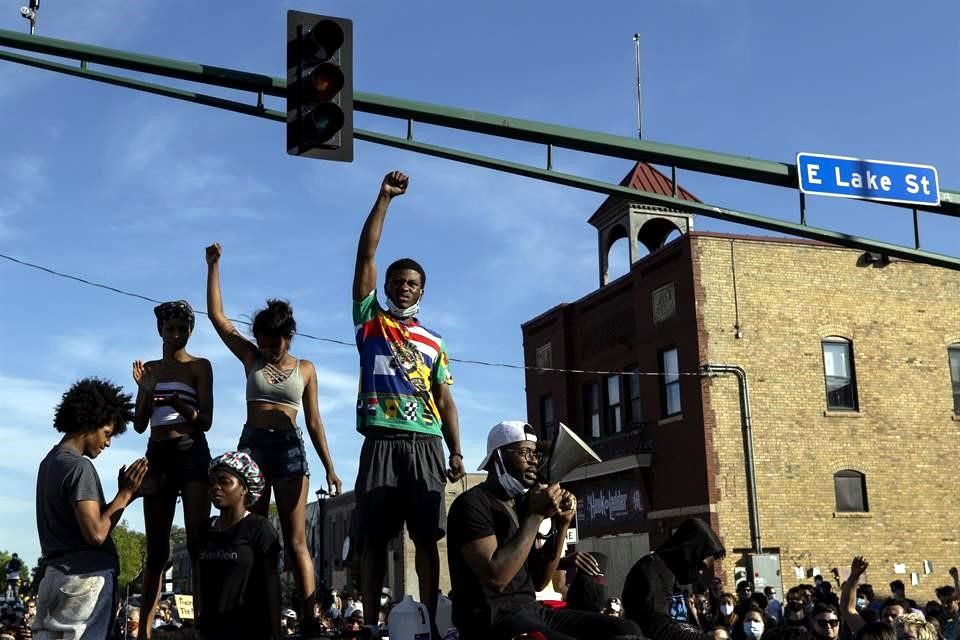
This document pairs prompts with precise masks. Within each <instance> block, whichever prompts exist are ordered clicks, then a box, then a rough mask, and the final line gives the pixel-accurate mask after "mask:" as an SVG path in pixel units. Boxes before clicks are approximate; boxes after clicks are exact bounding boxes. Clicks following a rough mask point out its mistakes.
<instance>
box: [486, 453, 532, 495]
mask: <svg viewBox="0 0 960 640" xmlns="http://www.w3.org/2000/svg"><path fill="white" fill-rule="evenodd" d="M493 472H494V474H496V476H497V482H499V483H500V486H501V487H503V490H504V491H506V492H507V495H508V496H510V497H511V498H517V497H519V496H522V495H523V494H525V493H526V492H527V488H526V487H525V486H523V483H522V482H520V481H519V480H517V479H516V478H514V477H513V476H512V475H510V474H509V473H507V468H506V466H505V465H504V464H503V453H502V452H501V451H500V450H499V449H498V450H497V457H496V458H494V460H493Z"/></svg>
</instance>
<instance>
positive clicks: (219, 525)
mask: <svg viewBox="0 0 960 640" xmlns="http://www.w3.org/2000/svg"><path fill="white" fill-rule="evenodd" d="M209 473H210V480H209V486H210V500H211V501H212V502H213V506H215V507H216V508H217V509H219V510H220V515H219V516H217V517H214V518H212V519H211V520H210V526H209V527H208V528H207V530H206V532H205V533H204V535H203V540H202V542H201V544H200V571H201V572H203V582H202V586H201V590H202V598H201V601H202V602H203V607H202V609H201V610H200V617H199V619H198V620H197V628H198V630H199V631H200V633H201V635H202V636H203V638H204V639H205V640H221V639H222V640H237V639H238V638H243V639H244V640H267V639H268V638H272V639H275V640H279V639H280V637H281V632H280V577H279V573H278V569H277V566H278V564H279V562H278V561H279V559H280V540H279V539H278V538H277V532H276V531H275V530H274V528H273V525H271V524H270V521H269V520H267V519H266V518H264V517H262V516H258V515H256V514H253V513H250V512H249V511H248V509H249V508H250V507H251V506H252V505H253V504H254V503H255V502H256V501H257V499H258V498H259V497H260V495H261V494H262V493H263V490H264V479H263V474H262V473H260V468H259V467H258V466H257V463H256V462H254V461H253V460H252V459H251V458H250V456H248V455H247V454H246V453H243V452H242V451H229V452H227V453H225V454H223V455H222V456H218V457H216V458H214V459H213V460H212V461H211V462H210V472H209Z"/></svg>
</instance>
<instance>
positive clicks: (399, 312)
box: [387, 291, 423, 320]
mask: <svg viewBox="0 0 960 640" xmlns="http://www.w3.org/2000/svg"><path fill="white" fill-rule="evenodd" d="M421 300H423V291H421V292H420V297H419V298H418V299H417V301H416V302H414V303H413V304H412V305H410V306H409V307H407V308H406V309H401V308H400V307H398V306H397V305H395V304H394V303H393V300H391V299H390V296H387V310H388V311H389V312H390V315H392V316H393V317H394V318H398V319H400V320H407V319H408V318H412V317H414V316H415V315H417V314H418V313H420V301H421Z"/></svg>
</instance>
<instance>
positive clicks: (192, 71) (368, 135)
mask: <svg viewBox="0 0 960 640" xmlns="http://www.w3.org/2000/svg"><path fill="white" fill-rule="evenodd" d="M24 40H26V41H27V43H26V44H28V45H29V46H22V47H19V48H24V49H30V50H33V51H38V52H41V53H46V54H48V55H59V56H62V57H73V58H77V59H79V60H80V61H81V63H80V65H79V66H72V65H67V64H63V63H60V62H55V61H52V60H46V59H42V58H34V57H30V56H24V55H19V54H15V53H11V52H8V51H3V50H2V49H0V60H7V61H9V62H15V63H18V64H23V65H27V66H32V67H36V68H41V69H46V70H49V71H56V72H58V73H64V74H68V75H72V76H76V77H81V78H86V79H89V80H95V81H97V82H103V83H107V84H112V85H115V86H120V87H125V88H129V89H135V90H138V91H145V92H148V93H153V94H156V95H161V96H164V97H168V98H174V99H177V100H185V101H189V102H194V103H198V104H204V105H207V106H212V107H216V108H219V109H225V110H229V111H234V112H237V113H243V114H246V115H252V116H256V117H260V118H264V119H267V120H273V121H277V122H285V121H286V114H285V113H284V112H281V111H276V110H272V109H266V108H265V107H264V106H263V105H262V104H258V105H256V106H254V105H250V104H246V103H243V102H238V101H234V100H229V99H225V98H219V97H216V96H210V95H206V94H201V93H196V92H194V91H189V90H185V89H179V88H174V87H167V86H164V85H159V84H154V83H149V82H145V81H141V80H134V79H132V78H126V77H123V76H117V75H112V74H108V73H104V72H101V71H95V70H92V69H89V68H87V62H91V61H96V62H98V63H99V64H105V65H110V66H115V67H118V68H125V69H129V70H136V71H141V72H148V73H153V74H155V75H164V76H166V77H175V78H179V79H182V80H190V81H194V82H201V83H206V84H214V85H216V86H221V87H226V88H231V89H241V90H247V91H256V92H258V93H266V94H268V95H275V96H282V95H284V94H285V93H286V87H285V86H283V85H285V82H284V81H283V80H281V79H279V78H270V77H269V76H262V75H257V74H250V73H245V72H239V71H233V70H230V69H223V68H218V67H208V66H205V65H197V64H193V63H187V62H181V61H175V60H165V59H163V58H156V57H151V56H139V55H135V54H128V53H125V52H121V51H116V50H112V49H104V48H102V47H91V46H89V45H80V44H76V43H69V42H66V41H62V40H53V39H51V38H39V37H37V36H24V35H22V34H18V33H13V32H10V31H5V30H0V44H2V45H6V46H18V45H19V43H20V42H21V41H24ZM11 43H13V44H11ZM211 69H215V70H216V71H215V72H211V71H210V70H211ZM354 107H355V108H356V109H357V110H359V111H366V112H368V113H373V114H376V115H383V116H388V117H397V118H406V119H414V118H415V119H416V120H417V121H418V122H426V123H430V124H436V125H440V126H447V127H452V128H456V129H464V130H468V131H473V132H477V133H486V134H490V135H495V136H500V137H506V138H510V139H515V140H524V141H528V142H539V143H544V144H552V145H555V146H561V147H567V148H571V149H577V150H580V151H589V152H592V153H599V154H602V155H609V156H614V157H623V158H626V159H631V160H643V161H647V162H655V163H658V164H672V165H674V166H678V167H682V168H689V169H694V170H697V171H701V172H704V173H713V174H716V175H725V176H729V177H734V178H740V179H744V180H750V181H753V182H761V183H765V184H775V185H781V186H787V187H790V186H793V187H794V188H796V172H795V169H794V168H793V167H792V166H790V165H786V164H784V163H778V162H769V161H764V160H755V159H752V158H744V157H739V156H732V155H727V154H718V153H713V152H709V151H701V150H697V149H689V148H685V147H676V146H672V145H664V144H659V143H653V142H642V141H638V140H633V139H630V138H623V137H620V136H613V135H609V134H602V133H596V132H590V131H584V130H580V129H572V128H567V127H558V126H555V125H547V124H543V123H539V122H534V121H528V120H516V119H510V118H506V117H503V116H497V115H493V114H486V113H478V112H471V111H466V110H462V109H451V108H447V107H441V106H437V105H430V104H425V103H419V102H413V101H407V100H399V99H396V98H389V97H386V96H377V95H374V94H366V93H359V92H357V93H355V94H354ZM354 137H356V138H357V139H359V140H364V141H367V142H372V143H375V144H380V145H386V146H391V147H395V148H400V149H405V150H408V151H413V152H416V153H421V154H426V155H430V156H434V157H439V158H444V159H448V160H454V161H457V162H464V163H468V164H473V165H476V166H481V167H485V168H488V169H494V170H497V171H504V172H507V173H513V174H515V175H521V176H525V177H528V178H533V179H537V180H543V181H546V182H552V183H556V184H562V185H565V186H569V187H574V188H577V189H583V190H587V191H593V192H596V193H601V194H605V195H614V196H621V197H624V198H630V199H632V200H635V201H638V202H642V203H645V204H650V205H654V206H662V207H668V208H671V209H675V210H680V211H685V212H688V213H693V214H698V215H702V216H706V217H709V218H715V219H719V220H726V221H728V222H735V223H738V224H745V225H749V226H753V227H757V228H761V229H767V230H769V231H774V232H778V233H784V234H788V235H793V236H798V237H803V238H808V239H811V240H818V241H822V242H826V243H830V244H836V245H840V246H845V247H850V248H855V249H863V250H865V251H871V252H877V253H883V254H886V255H889V256H892V257H898V258H902V259H905V260H911V261H915V262H921V263H926V264H931V265H935V266H940V267H944V268H947V269H952V270H957V271H960V258H956V257H953V256H947V255H942V254H937V253H932V252H929V251H922V250H920V249H911V248H908V247H905V246H901V245H896V244H890V243H886V242H881V241H878V240H872V239H868V238H860V237H857V236H852V235H849V234H844V233H839V232H836V231H831V230H828V229H820V228H817V227H811V226H808V225H805V224H794V223H790V222H786V221H784V220H781V219H777V218H769V217H766V216H761V215H757V214H753V213H747V212H743V211H736V210H733V209H728V208H724V207H717V206H713V205H708V204H702V203H698V202H690V201H687V200H681V199H678V198H672V197H669V196H661V195H657V194H653V193H648V192H644V191H638V190H635V189H630V188H628V187H624V186H621V185H617V184H611V183H607V182H603V181H599V180H592V179H589V178H583V177H580V176H575V175H572V174H566V173H560V172H557V171H553V170H550V169H541V168H539V167H534V166H531V165H525V164H520V163H515V162H510V161H506V160H500V159H498V158H493V157H490V156H483V155H478V154H473V153H468V152H465V151H460V150H457V149H450V148H447V147H441V146H437V145H432V144H427V143H424V142H419V141H415V140H412V139H409V138H406V139H405V138H399V137H395V136H390V135H386V134H382V133H378V132H373V131H365V130H361V129H357V130H354ZM788 178H789V179H792V180H793V184H790V182H789V179H788ZM940 195H941V201H942V202H943V203H944V204H943V205H942V206H941V207H940V208H930V209H927V210H929V211H933V212H936V213H944V214H947V215H953V216H960V206H958V204H957V203H960V193H957V192H952V191H942V190H941V192H940Z"/></svg>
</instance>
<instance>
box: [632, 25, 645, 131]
mask: <svg viewBox="0 0 960 640" xmlns="http://www.w3.org/2000/svg"><path fill="white" fill-rule="evenodd" d="M633 48H634V50H635V51H636V54H637V138H638V139H640V140H643V93H642V91H641V90H640V34H639V33H635V34H633Z"/></svg>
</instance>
